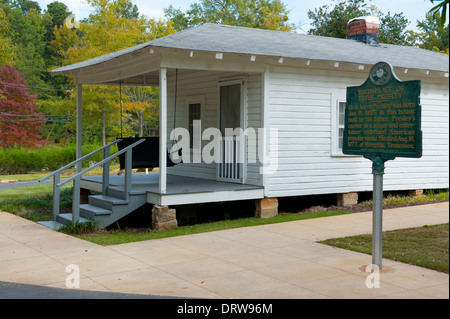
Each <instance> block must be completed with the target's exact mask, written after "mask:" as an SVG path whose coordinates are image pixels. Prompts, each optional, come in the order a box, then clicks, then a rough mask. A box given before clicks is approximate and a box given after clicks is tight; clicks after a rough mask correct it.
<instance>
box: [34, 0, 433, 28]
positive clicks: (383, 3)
mask: <svg viewBox="0 0 450 319" xmlns="http://www.w3.org/2000/svg"><path fill="white" fill-rule="evenodd" d="M35 1H36V0H35ZM53 1H55V0H37V2H38V3H39V5H40V6H41V8H42V9H43V10H45V9H46V8H47V4H49V3H51V2H53ZM58 1H59V2H63V3H65V4H66V5H67V6H68V7H69V9H70V10H71V11H72V12H73V13H74V14H75V18H76V19H77V20H78V19H83V18H85V17H87V16H88V15H89V13H90V12H91V11H92V8H91V7H90V6H89V5H87V4H86V1H85V0H58ZM132 2H133V3H134V4H136V5H137V6H138V8H139V12H140V13H141V14H144V15H146V16H147V17H149V18H155V19H159V18H164V8H167V7H169V6H170V5H172V6H173V7H174V8H176V9H181V10H182V11H186V9H188V8H189V7H190V4H191V3H195V2H199V0H163V1H161V0H132ZM282 2H283V3H284V4H285V5H286V6H287V8H288V10H290V11H291V12H290V14H289V21H290V23H294V24H296V25H297V26H300V28H299V29H297V32H298V33H306V32H307V31H308V30H309V29H310V28H311V21H310V20H309V19H308V15H307V12H308V11H309V10H314V9H315V8H319V7H321V6H323V5H325V4H331V5H333V3H337V2H339V1H338V0H282ZM366 3H367V4H368V5H371V4H373V5H375V6H377V7H378V9H379V10H380V11H381V12H383V13H385V14H386V13H388V12H391V15H394V14H395V13H400V12H403V15H404V16H405V17H406V18H407V19H408V20H409V21H410V22H411V23H410V25H409V26H408V28H407V29H412V30H415V31H418V30H417V28H416V22H417V20H424V19H425V13H426V12H427V11H428V10H430V9H431V8H432V7H433V6H434V5H433V4H432V3H431V2H430V0H366Z"/></svg>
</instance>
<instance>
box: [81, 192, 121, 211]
mask: <svg viewBox="0 0 450 319" xmlns="http://www.w3.org/2000/svg"><path fill="white" fill-rule="evenodd" d="M128 203H129V202H128V201H127V200H124V199H120V198H116V197H111V196H104V195H91V196H89V204H90V205H92V206H97V207H101V208H104V209H107V210H111V209H112V208H113V206H116V205H128Z"/></svg>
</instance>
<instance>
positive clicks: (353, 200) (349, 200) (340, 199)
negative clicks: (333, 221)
mask: <svg viewBox="0 0 450 319" xmlns="http://www.w3.org/2000/svg"><path fill="white" fill-rule="evenodd" d="M356 204H358V193H345V194H337V205H338V206H352V205H356Z"/></svg>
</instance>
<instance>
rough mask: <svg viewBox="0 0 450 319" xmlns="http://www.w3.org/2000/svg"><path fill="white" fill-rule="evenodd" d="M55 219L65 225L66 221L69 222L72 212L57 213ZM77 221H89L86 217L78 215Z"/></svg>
mask: <svg viewBox="0 0 450 319" xmlns="http://www.w3.org/2000/svg"><path fill="white" fill-rule="evenodd" d="M56 221H57V222H60V223H62V224H64V225H66V224H68V223H71V222H72V214H71V213H67V214H59V215H58V216H57V217H56ZM79 222H80V223H87V222H89V219H86V218H84V217H81V216H80V219H79Z"/></svg>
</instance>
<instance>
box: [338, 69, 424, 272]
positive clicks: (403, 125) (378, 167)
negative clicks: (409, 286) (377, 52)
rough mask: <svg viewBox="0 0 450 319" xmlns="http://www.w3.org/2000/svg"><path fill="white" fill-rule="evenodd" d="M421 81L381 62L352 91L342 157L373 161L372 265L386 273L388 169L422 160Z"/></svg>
mask: <svg viewBox="0 0 450 319" xmlns="http://www.w3.org/2000/svg"><path fill="white" fill-rule="evenodd" d="M419 97H420V81H419V80H416V81H400V80H399V79H398V78H397V76H396V75H395V73H394V69H393V68H392V66H391V65H390V64H389V63H387V62H378V63H376V64H375V65H374V66H373V67H372V68H371V70H370V73H369V77H368V79H367V80H366V81H365V82H364V83H363V84H362V85H360V86H354V87H348V88H347V107H346V110H345V127H344V140H343V147H342V152H343V153H344V154H352V155H362V156H364V157H365V158H367V159H370V160H371V161H372V174H373V217H372V223H373V225H372V264H374V265H376V266H378V269H379V270H381V267H382V236H383V175H384V163H385V162H386V161H388V160H393V159H395V158H396V157H415V158H419V157H421V156H422V131H421V116H422V109H421V106H420V98H419Z"/></svg>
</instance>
